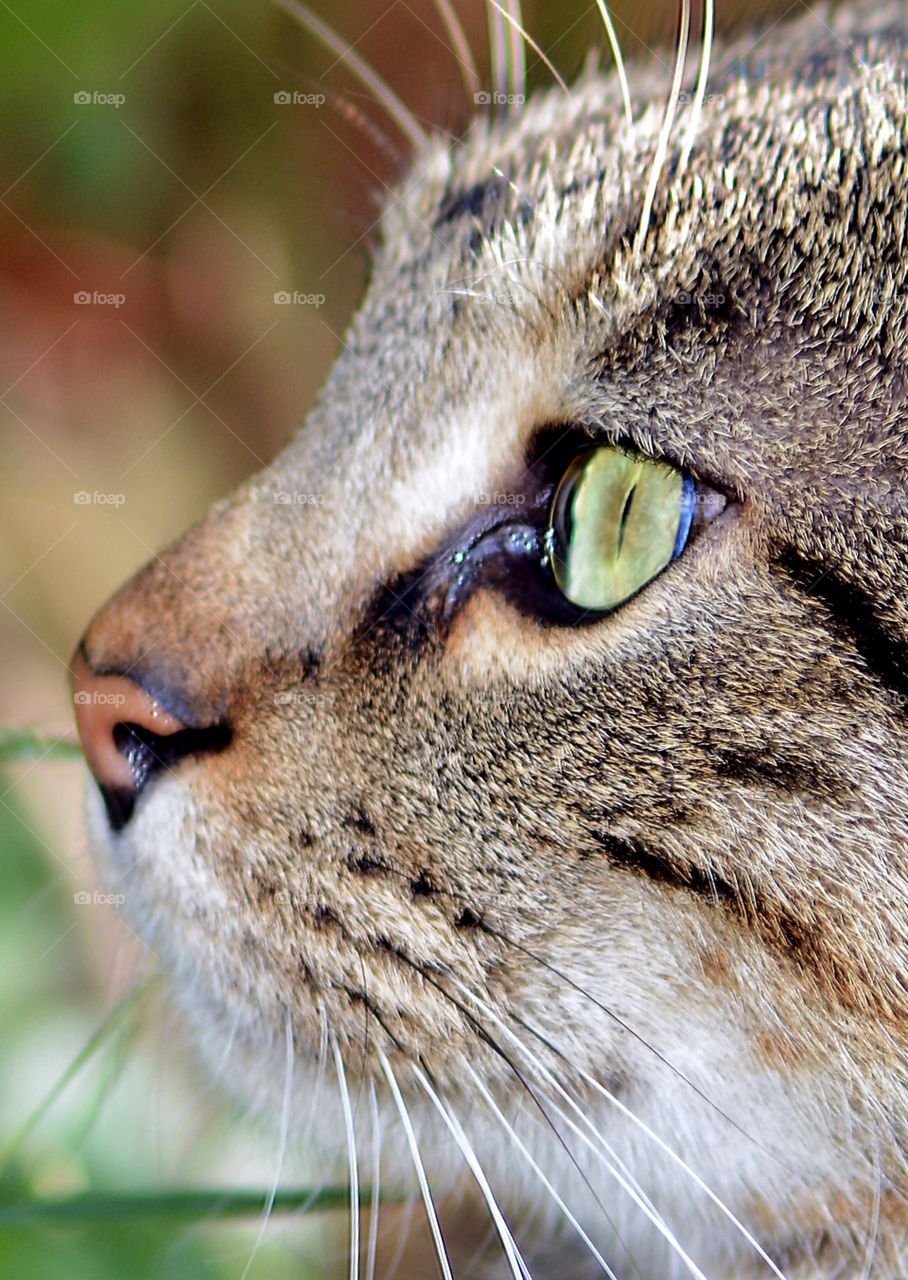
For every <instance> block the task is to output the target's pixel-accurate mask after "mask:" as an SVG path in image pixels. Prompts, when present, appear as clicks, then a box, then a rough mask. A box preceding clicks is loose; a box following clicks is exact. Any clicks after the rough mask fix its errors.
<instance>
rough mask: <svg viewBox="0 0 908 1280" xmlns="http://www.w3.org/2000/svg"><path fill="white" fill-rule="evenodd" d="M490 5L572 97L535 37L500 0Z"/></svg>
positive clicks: (491, 2)
mask: <svg viewBox="0 0 908 1280" xmlns="http://www.w3.org/2000/svg"><path fill="white" fill-rule="evenodd" d="M488 3H489V4H490V5H492V6H493V7H494V8H495V10H496V11H497V12H498V13H499V14H500V15H501V18H502V19H503V20H504V21H506V22H510V23H511V24H512V26H514V27H515V28H516V30H517V31H519V32H520V35H521V36H522V38H523V39H524V40H525V41H526V43H527V44H528V45H529V46H530V48H531V49H532V50H533V52H534V53H535V54H536V56H537V57H538V58H539V59H540V60H541V61H542V62H544V63H545V65H546V66H547V67H548V69H549V71H550V72H551V73H552V75H553V76H554V77H555V79H556V80H557V82H558V84H559V86H560V88H561V89H562V90H563V91H564V93H566V94H567V96H568V97H570V96H571V91H570V89H569V88H568V86H567V84H566V83H565V81H564V79H563V78H562V77H561V76H560V75H559V74H558V70H557V68H556V67H555V64H554V63H553V62H552V61H551V59H550V58H549V57H548V56H547V55H546V54H544V53H543V51H542V50H541V49H540V47H539V45H538V44H537V43H536V41H535V40H534V39H533V37H532V36H531V35H530V34H529V33H528V32H527V31H525V30H524V28H523V27H522V26H521V25H520V24H519V23H518V22H517V21H516V19H515V18H513V17H512V16H511V14H509V13H508V11H507V10H506V9H503V8H502V7H501V5H500V4H499V3H498V0H488Z"/></svg>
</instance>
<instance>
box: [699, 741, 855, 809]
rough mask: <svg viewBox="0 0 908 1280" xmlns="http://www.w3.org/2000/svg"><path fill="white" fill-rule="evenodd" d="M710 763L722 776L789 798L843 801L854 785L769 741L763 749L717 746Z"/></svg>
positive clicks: (781, 797)
mask: <svg viewBox="0 0 908 1280" xmlns="http://www.w3.org/2000/svg"><path fill="white" fill-rule="evenodd" d="M710 764H711V765H712V768H713V771H714V772H715V774H716V776H717V777H719V778H729V779H731V780H733V781H735V782H742V783H743V784H744V785H745V786H748V787H756V788H758V789H760V790H762V791H766V792H768V793H772V794H774V795H775V796H776V797H778V798H780V799H783V800H789V799H793V798H795V797H805V796H809V797H810V798H811V799H812V800H818V799H819V800H829V801H836V800H842V799H844V797H845V796H846V795H847V794H848V793H849V791H851V790H852V788H851V786H850V785H849V784H848V783H847V782H845V781H844V780H843V779H842V778H841V777H839V776H838V775H837V774H835V773H833V772H832V770H830V769H823V768H821V767H820V766H819V765H818V764H814V763H812V762H811V761H809V760H803V759H798V760H796V759H795V758H794V757H793V756H791V755H787V754H785V753H783V752H781V751H780V750H779V749H778V748H777V747H775V746H773V745H772V744H768V745H767V746H766V747H765V748H764V749H763V750H762V751H747V750H742V751H736V750H734V749H733V748H731V747H716V748H715V749H714V750H713V751H712V753H711V755H710Z"/></svg>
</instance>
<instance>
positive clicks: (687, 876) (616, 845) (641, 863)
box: [596, 831, 740, 904]
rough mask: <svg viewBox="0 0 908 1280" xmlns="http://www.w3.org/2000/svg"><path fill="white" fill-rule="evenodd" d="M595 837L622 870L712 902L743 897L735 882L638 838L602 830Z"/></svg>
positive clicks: (612, 861)
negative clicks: (642, 841) (677, 859)
mask: <svg viewBox="0 0 908 1280" xmlns="http://www.w3.org/2000/svg"><path fill="white" fill-rule="evenodd" d="M596 840H597V841H598V843H599V844H600V845H601V847H602V848H603V849H604V850H605V851H606V853H607V854H608V858H609V861H610V862H611V863H612V864H613V865H614V866H616V867H620V868H622V869H623V870H628V871H636V872H638V873H639V874H640V875H644V876H646V877H647V879H649V880H656V881H658V882H659V883H660V884H667V885H671V886H673V887H674V888H676V889H686V890H687V891H688V892H689V893H694V894H697V895H698V896H699V897H704V898H708V899H709V901H710V902H713V903H717V902H727V903H731V904H738V903H739V902H740V897H739V894H738V892H737V890H736V889H735V887H734V885H733V884H731V882H730V881H728V880H726V879H725V878H724V877H723V876H721V875H719V874H718V873H717V872H715V871H713V870H711V869H707V870H703V869H702V868H701V867H697V866H694V865H693V864H692V863H684V862H678V861H676V860H675V859H672V858H668V857H666V856H665V855H664V854H662V853H658V852H656V851H655V850H654V849H649V848H646V847H645V846H644V845H642V844H640V843H639V842H638V841H636V840H629V839H625V838H624V837H622V836H616V835H613V834H612V833H611V832H610V831H599V832H597V833H596Z"/></svg>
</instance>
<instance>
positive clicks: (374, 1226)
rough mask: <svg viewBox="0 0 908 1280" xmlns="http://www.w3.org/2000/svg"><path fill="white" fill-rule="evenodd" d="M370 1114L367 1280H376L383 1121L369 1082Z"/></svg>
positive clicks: (372, 1087) (372, 1083) (371, 1081)
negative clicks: (370, 1168) (370, 1145)
mask: <svg viewBox="0 0 908 1280" xmlns="http://www.w3.org/2000/svg"><path fill="white" fill-rule="evenodd" d="M369 1114H370V1117H371V1122H372V1143H373V1147H374V1150H373V1153H372V1162H373V1163H372V1193H371V1203H370V1206H369V1244H368V1246H367V1249H366V1280H375V1259H376V1256H377V1254H378V1215H379V1212H380V1210H381V1120H380V1118H379V1114H378V1099H377V1098H376V1096H375V1081H374V1080H370V1081H369Z"/></svg>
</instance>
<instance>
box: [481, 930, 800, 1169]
mask: <svg viewBox="0 0 908 1280" xmlns="http://www.w3.org/2000/svg"><path fill="white" fill-rule="evenodd" d="M483 928H484V929H485V930H486V932H487V933H489V934H491V936H492V937H493V938H497V939H498V940H499V942H503V943H504V944H505V946H508V947H513V948H514V950H515V951H519V952H520V954H521V955H524V956H526V957H527V959H529V960H533V961H534V962H535V963H536V964H538V965H540V966H541V967H542V968H543V969H546V970H547V971H548V972H549V973H551V974H552V976H553V977H555V978H557V979H558V980H559V981H560V982H564V983H565V984H566V985H567V986H569V987H570V988H571V990H572V991H576V992H577V994H578V995H580V996H583V997H584V999H586V1000H589V1002H590V1003H591V1004H592V1005H594V1006H595V1007H596V1008H597V1009H598V1010H599V1011H600V1013H604V1014H605V1016H606V1017H607V1018H609V1019H610V1020H611V1021H612V1022H614V1024H615V1026H617V1027H620V1028H621V1030H622V1031H625V1032H627V1034H628V1035H629V1036H631V1038H632V1039H634V1040H636V1041H637V1043H638V1044H640V1045H642V1047H643V1048H644V1049H646V1051H647V1053H650V1054H652V1056H653V1057H654V1058H655V1059H656V1061H657V1062H661V1063H662V1065H663V1066H664V1067H665V1068H666V1069H667V1070H668V1071H670V1072H671V1073H672V1075H673V1076H675V1077H676V1078H677V1079H678V1080H680V1081H681V1083H682V1084H684V1085H686V1086H687V1088H688V1089H690V1091H691V1092H692V1093H695V1094H696V1095H697V1097H698V1098H699V1099H700V1101H701V1102H705V1103H706V1105H707V1106H708V1107H709V1108H710V1109H711V1110H712V1111H714V1112H715V1114H716V1115H717V1116H719V1117H720V1118H721V1119H722V1120H724V1121H725V1122H726V1124H730V1125H731V1127H732V1128H733V1129H736V1130H737V1132H738V1133H740V1134H741V1136H742V1137H743V1138H746V1139H747V1140H748V1142H752V1143H753V1144H754V1146H755V1147H758V1148H759V1150H760V1151H763V1152H764V1153H765V1154H766V1155H768V1156H770V1157H772V1158H773V1159H776V1160H779V1157H778V1156H777V1155H775V1153H774V1152H772V1151H770V1150H769V1149H768V1148H767V1147H765V1146H764V1145H763V1144H762V1143H761V1142H760V1141H759V1140H758V1139H757V1138H755V1137H754V1136H753V1134H751V1133H748V1132H747V1130H746V1129H745V1128H744V1127H743V1126H742V1125H740V1124H739V1123H738V1121H737V1120H735V1119H734V1118H733V1117H732V1116H730V1115H729V1114H728V1112H726V1111H723V1110H722V1108H721V1107H720V1106H718V1105H717V1104H716V1103H715V1102H713V1100H712V1098H710V1097H709V1095H708V1094H706V1093H704V1092H703V1090H702V1089H701V1088H700V1086H699V1085H697V1084H695V1083H694V1081H693V1080H691V1079H690V1077H689V1076H686V1075H685V1074H684V1072H683V1071H681V1070H680V1068H678V1067H676V1066H675V1064H674V1063H673V1062H671V1061H670V1059H668V1058H666V1056H665V1055H664V1054H663V1053H660V1052H659V1050H658V1049H657V1048H656V1047H655V1045H652V1044H650V1042H649V1041H648V1040H647V1039H646V1038H645V1036H642V1035H641V1034H640V1032H639V1031H635V1030H634V1028H633V1027H632V1026H631V1024H630V1023H629V1022H625V1021H624V1019H623V1018H621V1017H619V1015H618V1014H617V1013H615V1011H614V1010H613V1009H610V1008H609V1006H608V1005H607V1004H603V1003H602V1001H601V1000H598V999H597V998H596V997H595V996H594V995H593V994H592V992H590V991H587V990H586V988H585V987H582V986H581V985H580V984H579V982H575V981H574V979H573V978H572V977H571V976H570V975H569V974H567V973H565V972H564V971H563V970H562V969H559V968H558V966H557V965H554V964H552V962H551V961H550V960H546V959H545V957H544V956H540V955H538V954H537V953H536V952H535V951H531V950H530V948H529V947H527V946H524V944H523V943H521V942H517V941H515V939H513V938H511V937H509V936H508V934H506V933H502V932H501V931H500V930H498V929H496V928H495V927H494V926H493V925H490V924H488V923H487V922H486V921H483ZM779 1163H780V1164H781V1165H782V1167H783V1168H785V1169H788V1166H787V1165H785V1163H784V1161H781V1160H779ZM788 1172H789V1173H790V1172H792V1170H790V1169H788Z"/></svg>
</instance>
